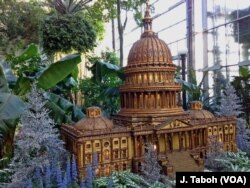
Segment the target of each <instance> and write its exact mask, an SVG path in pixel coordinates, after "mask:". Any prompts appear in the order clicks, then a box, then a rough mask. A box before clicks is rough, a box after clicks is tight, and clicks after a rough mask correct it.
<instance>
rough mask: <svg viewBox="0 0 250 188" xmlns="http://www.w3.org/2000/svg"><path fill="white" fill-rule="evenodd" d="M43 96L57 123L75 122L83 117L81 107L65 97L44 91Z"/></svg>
mask: <svg viewBox="0 0 250 188" xmlns="http://www.w3.org/2000/svg"><path fill="white" fill-rule="evenodd" d="M44 97H45V99H47V100H48V102H47V103H46V107H47V108H48V109H49V110H50V115H52V116H53V119H54V120H55V122H56V123H57V124H59V125H61V124H62V123H72V122H76V121H79V120H80V119H82V118H83V117H84V113H83V112H82V111H81V109H80V108H79V107H77V106H75V105H74V104H72V103H71V102H70V101H68V100H67V99H65V98H63V97H61V96H59V95H56V94H54V93H49V92H45V93H44Z"/></svg>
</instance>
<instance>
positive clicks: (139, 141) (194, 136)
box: [134, 129, 207, 158]
mask: <svg viewBox="0 0 250 188" xmlns="http://www.w3.org/2000/svg"><path fill="white" fill-rule="evenodd" d="M161 140H164V142H162V141H161ZM147 143H152V144H154V146H155V149H156V151H157V153H158V154H165V155H167V153H168V152H172V151H174V150H192V149H195V148H197V147H202V146H206V144H207V136H206V129H195V130H187V131H181V132H171V133H161V134H158V135H156V136H155V135H136V136H134V157H135V158H137V157H143V156H144V153H145V148H144V147H145V145H146V144H147ZM160 144H164V146H161V145H160ZM162 148H164V150H162Z"/></svg>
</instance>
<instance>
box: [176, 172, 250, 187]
mask: <svg viewBox="0 0 250 188" xmlns="http://www.w3.org/2000/svg"><path fill="white" fill-rule="evenodd" d="M202 184H204V185H205V184H210V185H211V186H213V188H214V187H229V186H230V187H231V186H232V185H235V186H237V188H240V187H244V188H249V187H250V172H177V173H176V187H177V188H181V187H187V186H189V185H190V186H191V185H192V188H194V187H196V186H197V187H200V186H201V185H202Z"/></svg>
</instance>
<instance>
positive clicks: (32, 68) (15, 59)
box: [6, 44, 45, 77]
mask: <svg viewBox="0 0 250 188" xmlns="http://www.w3.org/2000/svg"><path fill="white" fill-rule="evenodd" d="M6 61H7V62H9V63H10V65H11V68H12V71H13V72H14V74H16V75H17V76H18V77H22V76H23V75H25V76H27V77H34V76H35V74H36V73H37V72H39V71H40V70H41V69H42V68H43V66H45V65H43V64H42V59H41V54H40V52H39V49H38V47H37V45H35V44H30V45H29V46H28V47H27V48H26V49H25V50H24V51H23V52H21V53H20V54H19V55H12V54H8V55H7V59H6Z"/></svg>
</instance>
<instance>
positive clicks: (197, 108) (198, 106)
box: [188, 101, 214, 119]
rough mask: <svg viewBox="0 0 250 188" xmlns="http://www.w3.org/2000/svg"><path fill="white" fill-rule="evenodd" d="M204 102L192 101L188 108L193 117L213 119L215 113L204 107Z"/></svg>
mask: <svg viewBox="0 0 250 188" xmlns="http://www.w3.org/2000/svg"><path fill="white" fill-rule="evenodd" d="M202 107H203V104H202V102H200V101H192V102H191V105H190V110H188V113H189V116H190V118H191V119H212V118H214V115H213V114H212V113H211V112H209V111H207V110H203V109H202Z"/></svg>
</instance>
